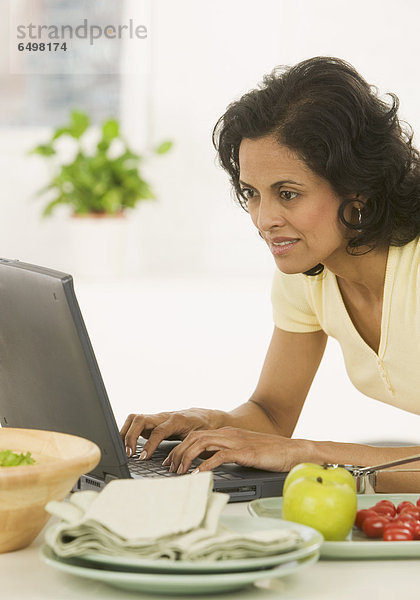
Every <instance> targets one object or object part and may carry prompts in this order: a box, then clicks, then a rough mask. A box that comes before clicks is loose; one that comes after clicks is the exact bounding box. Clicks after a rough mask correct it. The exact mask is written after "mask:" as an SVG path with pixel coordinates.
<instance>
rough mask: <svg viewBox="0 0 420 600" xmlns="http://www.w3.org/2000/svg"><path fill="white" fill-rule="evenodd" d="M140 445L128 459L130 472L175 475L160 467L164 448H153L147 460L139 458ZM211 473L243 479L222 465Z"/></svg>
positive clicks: (194, 465)
mask: <svg viewBox="0 0 420 600" xmlns="http://www.w3.org/2000/svg"><path fill="white" fill-rule="evenodd" d="M142 449H143V448H142V446H141V445H138V446H137V448H136V452H135V454H133V455H132V456H131V458H129V459H128V467H129V470H130V471H131V472H132V473H135V474H136V475H140V476H142V477H176V476H177V475H178V474H177V473H170V472H169V467H162V462H163V461H164V460H165V458H166V456H167V454H166V452H165V450H159V448H157V450H155V452H154V454H153V456H151V457H150V458H149V459H147V460H139V456H140V453H141V451H142ZM199 464H200V463H199V462H193V464H192V465H191V467H190V468H189V469H188V471H187V473H191V472H192V471H194V469H195V468H196V467H198V466H199ZM213 474H214V476H215V477H216V478H217V479H226V480H228V479H243V478H242V477H241V476H240V475H236V474H235V473H227V472H226V470H224V469H223V466H221V467H217V468H216V469H213Z"/></svg>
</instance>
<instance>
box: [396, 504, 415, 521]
mask: <svg viewBox="0 0 420 600" xmlns="http://www.w3.org/2000/svg"><path fill="white" fill-rule="evenodd" d="M399 514H400V515H411V516H412V517H413V518H414V519H416V520H417V521H419V520H420V507H418V506H404V507H403V508H402V509H401V510H400V512H399Z"/></svg>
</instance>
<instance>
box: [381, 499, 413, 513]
mask: <svg viewBox="0 0 420 600" xmlns="http://www.w3.org/2000/svg"><path fill="white" fill-rule="evenodd" d="M419 500H420V498H419ZM382 505H384V506H389V507H390V508H395V504H394V503H393V502H391V500H379V502H377V503H376V504H375V506H382ZM396 511H397V509H396V508H395V512H396Z"/></svg>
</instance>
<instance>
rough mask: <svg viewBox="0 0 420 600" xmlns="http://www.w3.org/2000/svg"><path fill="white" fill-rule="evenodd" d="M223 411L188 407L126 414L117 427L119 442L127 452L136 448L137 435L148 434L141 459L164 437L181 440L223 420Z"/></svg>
mask: <svg viewBox="0 0 420 600" xmlns="http://www.w3.org/2000/svg"><path fill="white" fill-rule="evenodd" d="M223 414H224V413H222V412H220V411H214V410H207V409H203V408H190V409H188V410H182V411H177V412H161V413H157V414H155V415H135V414H131V415H128V417H127V419H126V421H125V423H124V425H123V427H122V429H121V431H120V435H121V437H122V440H123V443H124V444H125V447H126V452H127V455H128V456H131V455H132V454H134V452H135V450H136V444H137V438H139V437H140V436H142V437H144V438H148V441H147V442H146V443H145V444H144V449H143V453H144V452H145V453H146V454H143V453H142V455H141V458H142V459H145V458H149V457H150V456H152V454H153V452H154V451H155V450H156V448H157V447H158V446H159V444H160V442H162V441H163V440H167V439H172V440H182V439H184V438H185V437H186V436H187V435H188V434H189V433H190V432H191V431H195V430H197V429H210V428H215V427H218V426H219V423H220V425H222V424H223Z"/></svg>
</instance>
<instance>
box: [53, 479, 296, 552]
mask: <svg viewBox="0 0 420 600" xmlns="http://www.w3.org/2000/svg"><path fill="white" fill-rule="evenodd" d="M212 489H213V474H212V473H211V472H204V473H197V474H194V475H183V476H181V477H171V478H156V479H121V480H114V481H111V482H110V483H109V484H108V485H107V486H105V488H103V489H102V490H101V491H100V492H93V491H85V492H76V493H74V494H72V496H71V498H70V501H64V502H55V501H54V502H49V503H48V504H47V506H46V510H47V511H48V512H49V513H51V514H52V515H55V516H57V517H59V518H60V519H61V521H60V522H59V523H56V524H54V525H52V526H50V527H49V528H48V529H47V531H46V534H45V541H46V543H47V544H48V545H49V546H50V547H51V548H52V549H53V550H54V552H55V553H56V554H57V555H58V556H62V557H70V556H80V555H82V554H86V553H91V552H99V553H102V554H108V555H118V556H131V557H139V558H148V559H159V558H168V559H172V560H223V559H238V558H247V557H256V556H267V555H271V554H278V553H281V552H287V551H289V550H292V549H293V548H295V547H296V546H297V545H298V544H299V543H300V542H301V541H302V540H301V537H300V535H299V534H298V533H297V532H295V531H294V530H293V529H276V530H260V531H257V532H255V531H249V532H245V533H242V532H236V531H234V530H232V529H229V528H228V527H225V526H224V525H222V524H221V523H220V522H219V519H220V514H221V512H222V510H223V508H224V506H225V505H226V503H227V501H228V499H229V496H228V494H221V493H217V492H213V491H212Z"/></svg>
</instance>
